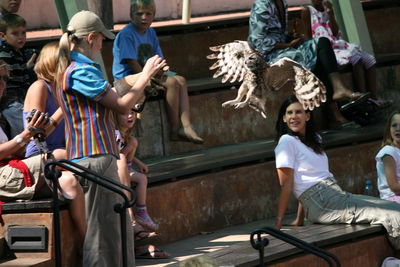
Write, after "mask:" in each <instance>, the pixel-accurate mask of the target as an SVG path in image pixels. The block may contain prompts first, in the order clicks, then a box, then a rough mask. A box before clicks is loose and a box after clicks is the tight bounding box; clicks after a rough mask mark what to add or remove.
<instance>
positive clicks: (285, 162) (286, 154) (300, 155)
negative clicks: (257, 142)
mask: <svg viewBox="0 0 400 267" xmlns="http://www.w3.org/2000/svg"><path fill="white" fill-rule="evenodd" d="M275 162H276V168H277V169H278V168H290V169H293V172H294V173H293V179H294V185H293V192H294V194H295V196H296V197H297V198H298V197H299V196H300V195H301V194H302V193H303V192H304V191H306V190H307V189H308V188H310V187H312V186H313V185H315V184H317V183H318V182H320V181H322V180H323V179H326V178H329V177H333V175H332V173H331V172H329V163H328V157H327V156H326V154H325V152H323V153H321V154H317V153H315V152H314V150H312V149H311V148H310V147H308V146H306V145H305V144H303V143H302V142H301V141H300V139H299V138H298V137H296V136H291V135H288V134H285V135H282V136H281V138H280V139H279V142H278V145H277V146H276V148H275Z"/></svg>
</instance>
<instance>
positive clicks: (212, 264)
mask: <svg viewBox="0 0 400 267" xmlns="http://www.w3.org/2000/svg"><path fill="white" fill-rule="evenodd" d="M179 267H218V264H217V262H216V261H215V260H214V259H212V258H210V257H208V256H198V257H194V258H190V259H187V260H184V261H182V262H180V263H179Z"/></svg>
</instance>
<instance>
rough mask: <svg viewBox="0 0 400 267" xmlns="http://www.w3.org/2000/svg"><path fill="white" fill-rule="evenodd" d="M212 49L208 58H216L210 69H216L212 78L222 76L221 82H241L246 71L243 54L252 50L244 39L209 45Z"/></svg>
mask: <svg viewBox="0 0 400 267" xmlns="http://www.w3.org/2000/svg"><path fill="white" fill-rule="evenodd" d="M210 50H211V51H213V52H214V53H212V54H211V55H209V56H207V58H208V59H217V61H216V62H215V63H214V64H213V65H212V66H211V67H210V70H214V69H217V70H216V72H215V73H214V76H213V77H214V78H217V77H220V76H222V82H223V83H225V82H226V81H228V80H229V82H231V83H233V82H236V81H238V82H241V81H243V78H244V76H245V74H246V72H247V69H246V67H245V58H246V57H245V54H246V53H249V52H251V51H252V49H251V48H250V46H249V44H248V43H247V42H245V41H235V42H231V43H227V44H224V45H220V46H213V47H210Z"/></svg>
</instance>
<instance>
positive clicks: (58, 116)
mask: <svg viewBox="0 0 400 267" xmlns="http://www.w3.org/2000/svg"><path fill="white" fill-rule="evenodd" d="M63 119H64V114H63V111H62V109H61V108H58V109H57V110H56V111H55V112H54V113H53V115H51V117H50V121H49V122H50V123H49V124H48V125H47V127H46V135H47V136H49V135H50V134H51V133H52V132H53V131H54V130H55V129H56V128H57V126H58V124H59V123H60V122H61V121H62V120H63Z"/></svg>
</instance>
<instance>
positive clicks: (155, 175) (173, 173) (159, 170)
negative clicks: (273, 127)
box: [144, 123, 384, 183]
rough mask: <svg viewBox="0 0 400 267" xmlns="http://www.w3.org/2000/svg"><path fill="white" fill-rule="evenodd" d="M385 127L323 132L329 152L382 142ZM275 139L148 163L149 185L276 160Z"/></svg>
mask: <svg viewBox="0 0 400 267" xmlns="http://www.w3.org/2000/svg"><path fill="white" fill-rule="evenodd" d="M383 127H384V125H383V123H378V124H374V125H369V126H365V127H362V128H357V129H343V130H340V131H325V132H322V138H323V140H324V146H325V148H332V147H339V146H344V145H349V144H354V143H363V142H369V141H375V140H379V139H381V138H382V133H383ZM275 146H276V143H275V142H274V140H273V139H264V140H257V141H252V142H243V143H239V144H232V145H226V146H220V147H214V148H209V149H206V150H200V151H195V152H190V153H183V154H180V155H175V156H170V157H160V158H152V159H147V160H144V162H145V163H146V164H147V165H148V166H149V174H148V177H149V183H157V182H162V181H168V180H170V179H173V178H174V179H175V178H178V177H184V176H189V175H195V174H199V173H204V172H212V171H215V170H218V171H219V170H221V169H223V168H235V167H237V166H239V165H243V164H250V163H254V162H262V161H267V160H273V159H274V148H275Z"/></svg>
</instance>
